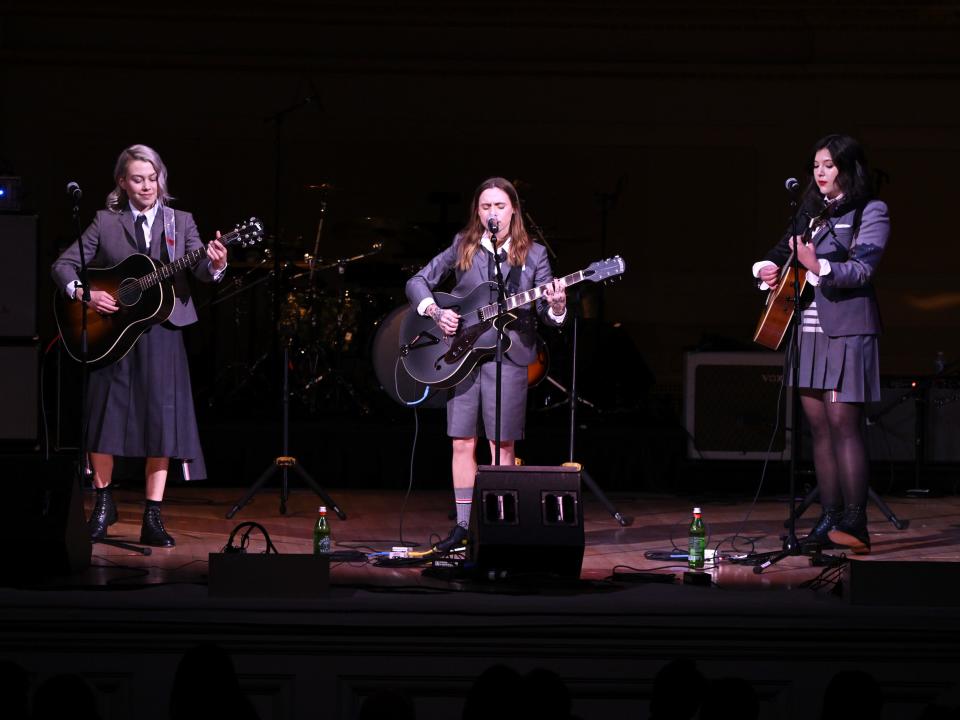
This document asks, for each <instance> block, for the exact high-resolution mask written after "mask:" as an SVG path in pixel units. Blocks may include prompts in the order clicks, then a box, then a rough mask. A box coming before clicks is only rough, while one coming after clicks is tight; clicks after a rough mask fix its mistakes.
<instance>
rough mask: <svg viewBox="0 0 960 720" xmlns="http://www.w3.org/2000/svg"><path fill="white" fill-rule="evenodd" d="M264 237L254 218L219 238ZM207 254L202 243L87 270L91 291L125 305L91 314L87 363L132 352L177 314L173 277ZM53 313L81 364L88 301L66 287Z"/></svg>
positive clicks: (234, 241) (247, 240)
mask: <svg viewBox="0 0 960 720" xmlns="http://www.w3.org/2000/svg"><path fill="white" fill-rule="evenodd" d="M262 238H263V225H262V224H261V223H260V221H259V220H257V219H256V218H250V219H249V220H247V221H246V222H244V223H241V224H240V225H237V227H236V228H235V229H233V230H231V231H230V232H228V233H226V234H225V235H222V236H221V237H220V242H221V243H223V244H224V245H237V246H240V247H249V246H251V245H255V244H257V243H258V242H260V240H261V239H262ZM206 256H207V248H206V247H205V246H204V247H199V248H197V249H196V250H193V251H191V252H189V253H187V254H186V255H184V256H183V257H180V258H177V259H176V260H174V261H173V262H172V263H169V264H167V265H164V264H162V263H159V262H157V261H155V260H153V259H152V258H149V257H147V256H146V255H142V254H140V253H136V254H134V255H131V256H130V257H127V258H124V259H123V260H121V261H120V262H119V263H117V264H116V265H114V266H113V267H108V268H88V269H87V273H88V275H89V278H88V281H89V283H90V289H91V290H105V291H107V292H109V293H110V294H111V295H113V298H114V299H115V300H116V301H117V305H119V306H120V308H119V309H118V310H117V311H116V312H115V313H111V314H109V315H101V314H100V313H98V312H93V311H89V312H87V364H88V365H89V367H90V368H93V369H95V368H100V367H104V366H106V365H109V364H110V363H113V362H116V361H117V360H119V359H120V358H122V357H123V356H124V355H126V354H127V353H128V352H130V349H131V348H132V347H133V346H134V344H135V343H136V342H137V340H138V339H139V338H140V336H141V335H142V334H143V333H144V331H146V330H147V328H149V327H151V326H152V325H156V324H158V323H162V322H164V321H165V320H166V319H167V318H169V317H170V314H171V313H172V312H173V307H174V301H175V299H176V298H175V297H174V294H173V276H174V275H176V274H177V273H178V272H180V271H181V270H185V269H187V268H191V267H193V266H194V265H196V264H197V263H198V262H200V260H201V259H203V258H205V257H206ZM53 312H54V315H55V316H56V319H57V328H58V329H59V330H60V337H61V338H62V339H63V346H64V347H65V348H66V350H67V352H68V353H69V354H70V357H72V358H73V359H74V360H76V361H78V362H81V358H82V357H83V353H82V351H81V338H80V328H81V321H82V315H83V303H80V302H77V301H76V300H71V299H70V298H68V297H66V296H65V295H64V293H63V292H62V291H59V292H57V293H56V296H55V297H54V301H53Z"/></svg>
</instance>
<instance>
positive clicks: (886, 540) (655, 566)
mask: <svg viewBox="0 0 960 720" xmlns="http://www.w3.org/2000/svg"><path fill="white" fill-rule="evenodd" d="M244 492H245V490H244V489H242V488H240V489H231V488H204V487H202V486H189V485H188V486H178V487H175V488H172V489H170V490H169V492H168V493H167V498H166V502H165V504H164V511H163V517H164V520H165V523H166V526H167V529H168V531H169V532H170V533H171V534H172V535H173V536H174V537H175V538H176V540H177V546H176V547H175V548H172V549H159V548H155V549H154V550H153V552H152V554H151V555H150V556H149V557H143V556H140V555H138V554H136V553H131V552H129V551H126V550H122V549H118V548H115V547H111V546H109V545H101V544H96V545H94V548H93V561H92V567H91V569H90V570H88V571H87V572H85V573H83V574H82V575H79V576H76V577H74V578H73V582H75V583H77V584H79V585H89V584H104V583H109V584H117V583H119V584H128V583H132V584H151V583H171V582H174V583H184V582H188V583H189V582H192V583H204V582H205V581H206V576H207V561H208V555H209V553H212V552H213V553H215V552H219V551H220V550H221V549H222V548H223V546H224V545H225V544H226V541H227V538H228V537H229V535H230V532H231V530H232V529H233V528H234V527H236V526H237V525H238V524H239V523H241V522H248V521H253V522H256V523H259V524H260V525H262V526H263V527H264V528H266V529H267V532H268V533H269V534H270V537H271V539H272V540H273V543H274V545H275V546H276V547H277V549H278V550H279V552H280V553H309V552H311V548H312V531H313V523H314V521H315V519H316V516H317V506H318V505H319V503H320V502H322V501H321V500H320V499H319V498H318V497H317V496H316V495H314V494H313V493H312V492H310V491H308V490H304V489H300V488H296V489H293V490H292V491H291V494H290V496H289V498H288V502H287V508H286V513H281V511H280V493H279V490H278V489H276V488H267V489H266V490H263V491H262V492H260V493H259V494H257V495H256V496H255V497H254V498H253V500H252V501H251V502H250V503H249V504H248V505H247V506H246V507H244V508H243V509H241V510H240V511H239V512H238V513H237V514H236V515H235V516H234V517H233V518H232V519H226V517H225V515H226V513H227V512H228V511H229V510H230V509H231V508H232V507H233V506H234V504H235V503H236V502H237V501H238V500H239V499H240V498H241V497H242V496H243V494H244ZM330 493H331V495H332V497H333V499H334V500H335V501H336V502H337V503H338V504H339V505H340V507H341V508H342V509H343V510H344V512H345V513H346V515H347V520H345V521H342V520H339V519H338V518H337V517H336V516H335V515H334V514H333V512H332V511H331V512H329V513H328V517H329V518H330V524H331V529H332V537H333V541H334V546H335V547H334V549H335V550H359V551H361V552H370V553H372V552H375V551H384V550H389V549H390V548H391V547H393V546H399V545H403V544H407V545H411V546H412V549H413V550H414V551H416V550H425V549H427V547H428V546H429V544H430V542H432V541H435V540H437V539H438V538H439V537H442V536H445V535H446V534H447V532H448V531H449V529H450V527H451V526H452V525H453V523H452V521H451V520H450V519H449V513H450V511H451V510H452V501H451V493H450V492H447V491H434V490H431V491H415V492H412V493H411V494H410V495H409V497H406V496H405V494H404V493H402V492H396V491H393V492H391V491H379V490H342V489H337V490H330ZM115 495H116V498H117V500H118V505H119V509H120V521H119V522H118V523H117V524H116V525H114V526H112V527H111V528H110V537H111V538H115V539H118V540H128V541H132V542H136V540H137V538H138V534H139V528H140V517H141V514H142V493H140V492H139V491H137V490H125V489H119V490H117V491H116V493H115ZM583 498H584V505H585V512H584V518H585V523H584V536H585V551H584V558H583V566H582V573H581V578H582V579H583V580H586V581H602V580H605V579H609V578H611V576H612V574H613V572H614V570H615V569H616V570H617V571H619V572H622V573H629V572H631V570H636V571H643V572H652V573H663V574H670V573H673V574H675V576H676V578H675V579H676V582H680V581H681V579H682V573H683V571H684V570H685V569H686V567H685V563H684V562H683V561H682V560H680V559H677V558H674V559H669V558H666V559H664V555H665V554H670V553H671V552H672V553H673V554H675V555H676V554H683V553H684V552H685V549H684V548H685V545H686V540H687V536H686V531H687V530H686V529H687V524H688V522H689V514H690V510H691V508H690V501H689V500H684V499H678V498H676V497H668V496H650V495H623V494H621V495H616V496H613V497H611V498H610V499H611V501H612V502H613V504H614V505H615V507H616V509H617V510H619V511H620V512H621V513H622V514H623V515H625V516H628V517H631V518H633V522H632V524H631V525H630V526H628V527H621V526H620V525H619V524H618V522H617V521H616V520H615V519H614V518H613V517H612V516H611V515H610V514H609V513H608V512H607V511H606V510H605V509H604V508H603V507H602V506H601V504H600V503H599V502H598V501H597V499H596V498H593V497H592V496H591V495H590V493H589V492H584V496H583ZM700 502H701V503H702V505H703V513H704V519H705V521H706V523H707V527H708V531H709V533H710V538H709V544H708V547H709V548H715V549H716V550H717V551H718V552H719V553H720V555H721V558H722V559H721V561H720V562H718V563H715V564H713V565H710V564H708V566H707V568H706V570H707V572H708V573H709V574H710V575H711V578H712V581H713V583H714V584H715V585H716V586H717V587H720V588H738V589H745V590H749V589H756V590H771V589H790V588H795V587H797V586H799V585H801V584H802V583H804V582H806V581H808V580H810V579H812V578H814V577H815V576H817V575H818V574H820V573H821V572H822V571H823V568H822V567H818V566H813V565H811V563H810V559H809V558H808V557H806V556H796V557H788V558H786V559H784V560H782V561H781V562H779V563H777V564H776V565H774V566H772V567H770V568H767V569H766V570H765V571H764V572H763V573H762V574H756V573H754V571H753V568H752V566H751V565H745V564H739V563H737V562H735V561H731V560H727V559H726V558H733V559H735V558H737V557H738V556H742V555H746V554H748V553H751V552H757V553H765V552H771V551H776V550H778V549H779V548H780V547H781V545H782V540H781V538H782V536H783V533H784V527H783V521H784V519H785V518H786V515H787V502H786V499H785V498H781V499H775V498H764V499H761V500H760V501H759V502H758V503H756V504H755V505H751V503H750V502H749V501H745V500H737V499H731V498H720V497H718V498H714V499H712V500H711V499H705V500H702V501H700ZM90 503H91V497H90V496H89V495H88V496H87V497H86V498H85V510H84V513H85V516H86V514H87V513H88V512H89V508H90ZM887 503H888V505H889V507H890V509H891V510H892V511H893V513H894V514H895V515H896V517H897V518H899V519H900V520H901V521H908V527H907V528H906V529H903V530H898V529H896V528H895V527H894V525H893V524H892V523H891V522H890V521H888V520H887V519H886V518H885V517H884V516H883V514H882V513H881V512H880V510H879V509H878V508H877V506H875V505H872V506H871V507H870V509H869V511H868V512H869V518H870V531H871V539H872V542H873V548H872V552H871V553H870V554H869V555H864V556H859V557H858V558H857V559H860V560H864V561H867V562H882V561H926V562H960V498H958V497H944V498H923V499H910V498H888V499H887ZM818 514H819V506H814V507H812V508H810V509H809V510H808V511H807V512H806V514H805V516H804V517H802V518H800V520H798V522H797V535H798V536H801V537H802V535H803V534H805V533H806V532H807V531H808V530H809V529H810V527H811V526H812V524H813V523H814V522H815V521H816V519H817V516H818ZM734 538H736V541H735V544H734V542H733V541H734ZM263 549H264V543H263V542H262V536H261V535H260V533H258V532H256V531H255V532H253V533H252V534H251V535H250V547H249V551H250V552H262V551H263ZM833 554H834V555H836V554H839V551H833ZM658 558H659V559H658ZM422 569H423V568H422V567H406V568H397V567H390V568H384V567H377V566H374V565H373V564H371V563H363V562H350V563H335V564H333V566H332V567H331V584H333V585H340V584H343V585H351V586H357V585H363V586H394V585H403V586H415V585H425V586H434V587H435V586H437V584H438V581H437V580H436V579H435V578H425V577H422ZM131 570H139V571H142V572H133V573H131V572H130V571H131ZM441 584H442V583H441Z"/></svg>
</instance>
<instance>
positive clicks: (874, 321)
mask: <svg viewBox="0 0 960 720" xmlns="http://www.w3.org/2000/svg"><path fill="white" fill-rule="evenodd" d="M841 212H842V214H841V215H838V216H835V217H832V218H830V220H829V221H828V222H827V224H826V225H825V226H824V227H823V228H822V229H821V230H820V231H819V232H818V233H817V234H816V235H815V237H814V243H815V246H816V249H817V257H818V258H823V259H825V260H827V261H828V262H829V263H830V272H829V273H827V274H826V275H821V276H820V284H819V285H817V287H816V290H815V299H816V302H817V314H818V315H819V316H820V327H821V328H823V331H824V332H825V333H826V334H827V335H830V336H831V337H840V336H845V335H879V334H880V332H881V330H882V324H881V322H880V308H879V306H878V304H877V298H876V293H875V291H874V288H873V275H874V273H875V272H876V271H877V266H878V265H879V264H880V259H881V258H882V257H883V251H884V249H885V248H886V246H887V239H888V238H889V236H890V217H889V215H888V214H887V205H886V203H884V202H882V201H880V200H871V201H869V202H868V203H867V204H866V206H864V208H863V215H862V217H861V219H860V225H859V228H856V227H855V224H856V215H857V209H856V208H855V207H853V206H848V207H847V208H845V209H843V210H842V211H841ZM788 239H789V235H787V236H784V238H783V239H782V240H781V241H780V242H779V243H777V245H776V246H775V247H774V248H773V249H772V250H771V251H770V252H769V253H768V254H767V256H766V258H764V259H766V260H770V261H771V262H773V263H776V264H777V265H778V266H782V265H783V263H785V262H787V258H788V257H789V256H790V247H789V245H788V244H787V242H788Z"/></svg>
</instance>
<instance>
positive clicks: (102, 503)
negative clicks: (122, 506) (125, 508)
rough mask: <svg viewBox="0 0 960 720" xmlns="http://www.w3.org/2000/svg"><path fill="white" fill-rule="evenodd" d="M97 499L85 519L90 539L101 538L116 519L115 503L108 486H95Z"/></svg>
mask: <svg viewBox="0 0 960 720" xmlns="http://www.w3.org/2000/svg"><path fill="white" fill-rule="evenodd" d="M96 492H97V499H96V500H94V502H93V512H92V513H90V519H89V520H88V521H87V530H88V531H89V532H90V539H91V540H103V539H104V538H105V537H106V536H107V528H108V527H110V526H111V525H113V524H114V523H115V522H116V521H117V504H116V503H115V502H114V501H113V493H112V492H111V490H110V486H109V485H107V486H106V487H104V488H96Z"/></svg>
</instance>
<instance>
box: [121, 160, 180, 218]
mask: <svg viewBox="0 0 960 720" xmlns="http://www.w3.org/2000/svg"><path fill="white" fill-rule="evenodd" d="M134 160H140V161H142V162H148V163H150V164H151V165H153V169H154V170H156V172H157V199H158V200H160V202H161V203H167V202H169V201H170V200H173V196H172V195H170V193H168V192H167V166H166V165H164V164H163V160H161V159H160V153H158V152H157V151H156V150H154V149H153V148H152V147H149V146H147V145H131V146H130V147H128V148H127V149H126V150H124V151H123V152H122V153H120V157H118V158H117V164H116V165H115V166H114V168H113V179H114V180H119V179H120V178H122V177H126V175H127V167H128V166H129V165H130V163H132V162H133V161H134ZM129 202H130V199H129V198H128V197H127V193H126V192H124V190H123V188H122V187H120V183H119V182H117V186H116V187H115V188H114V189H113V190H112V191H111V192H110V194H109V195H107V210H112V211H113V212H120V211H121V210H123V209H124V208H125V207H126V206H127V204H128V203H129Z"/></svg>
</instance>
